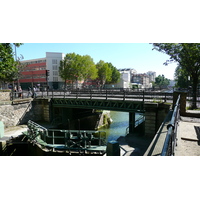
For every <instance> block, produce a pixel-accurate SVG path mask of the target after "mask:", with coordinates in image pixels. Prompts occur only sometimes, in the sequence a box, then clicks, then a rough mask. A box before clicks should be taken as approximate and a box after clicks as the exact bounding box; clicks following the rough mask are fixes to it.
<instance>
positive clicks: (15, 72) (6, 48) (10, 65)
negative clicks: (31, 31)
mask: <svg viewBox="0 0 200 200" xmlns="http://www.w3.org/2000/svg"><path fill="white" fill-rule="evenodd" d="M21 44H22V43H14V45H16V47H19V46H20V45H21ZM12 47H13V45H12V44H11V43H0V80H1V81H2V82H10V81H14V80H17V78H18V77H19V73H20V68H21V66H22V65H21V64H20V59H19V58H18V59H17V60H15V59H14V52H13V49H12ZM19 66H20V67H19Z"/></svg>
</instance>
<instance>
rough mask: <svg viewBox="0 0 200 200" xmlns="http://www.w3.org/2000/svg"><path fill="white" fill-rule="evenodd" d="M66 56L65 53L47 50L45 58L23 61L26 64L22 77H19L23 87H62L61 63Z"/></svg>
mask: <svg viewBox="0 0 200 200" xmlns="http://www.w3.org/2000/svg"><path fill="white" fill-rule="evenodd" d="M64 56H65V54H64V53H53V52H46V57H44V58H37V59H31V60H24V61H22V63H24V64H26V67H25V68H24V69H23V71H22V77H21V78H20V79H19V83H20V85H21V86H22V88H23V89H27V88H28V87H29V86H32V87H33V86H37V87H40V88H42V87H47V86H49V88H52V89H58V88H62V86H63V84H64V83H63V80H62V79H61V78H60V76H59V65H60V61H61V60H62V59H64ZM47 73H48V75H49V76H47Z"/></svg>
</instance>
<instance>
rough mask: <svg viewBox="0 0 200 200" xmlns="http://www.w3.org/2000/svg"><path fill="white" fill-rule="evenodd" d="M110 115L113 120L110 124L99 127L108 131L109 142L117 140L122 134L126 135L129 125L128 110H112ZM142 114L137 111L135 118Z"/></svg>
mask: <svg viewBox="0 0 200 200" xmlns="http://www.w3.org/2000/svg"><path fill="white" fill-rule="evenodd" d="M110 116H111V119H112V120H113V122H112V123H111V124H110V125H109V126H107V127H103V128H101V129H99V130H100V131H105V132H106V135H107V142H109V141H111V140H117V138H119V137H120V136H125V135H126V129H127V127H128V126H129V113H128V112H118V111H110ZM140 116H141V115H140V114H139V113H136V116H135V119H136V120H137V119H138V117H140Z"/></svg>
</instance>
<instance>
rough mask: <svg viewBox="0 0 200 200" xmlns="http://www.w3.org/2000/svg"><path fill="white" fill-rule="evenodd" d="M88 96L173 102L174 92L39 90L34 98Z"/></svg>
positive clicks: (24, 95) (22, 96)
mask: <svg viewBox="0 0 200 200" xmlns="http://www.w3.org/2000/svg"><path fill="white" fill-rule="evenodd" d="M10 96H11V100H12V101H13V100H15V99H25V98H28V97H31V95H30V94H29V93H28V91H23V92H22V93H19V92H11V95H10ZM46 97H48V98H76V99H79V98H82V99H83V98H86V99H106V100H107V99H120V100H124V101H125V100H134V101H147V102H155V103H158V102H159V103H162V102H170V103H171V102H172V101H173V93H167V92H155V91H134V90H130V89H123V88H121V89H100V90H98V89H74V90H49V91H37V92H36V97H34V98H46Z"/></svg>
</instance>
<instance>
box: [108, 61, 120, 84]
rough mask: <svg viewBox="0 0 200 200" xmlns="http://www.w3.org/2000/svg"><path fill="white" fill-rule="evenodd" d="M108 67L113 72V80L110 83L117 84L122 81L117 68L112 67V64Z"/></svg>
mask: <svg viewBox="0 0 200 200" xmlns="http://www.w3.org/2000/svg"><path fill="white" fill-rule="evenodd" d="M108 67H109V68H110V69H111V71H112V75H111V80H110V82H108V83H117V82H118V81H119V79H120V75H121V74H120V72H119V71H118V70H117V68H116V67H114V66H113V65H112V63H108Z"/></svg>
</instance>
